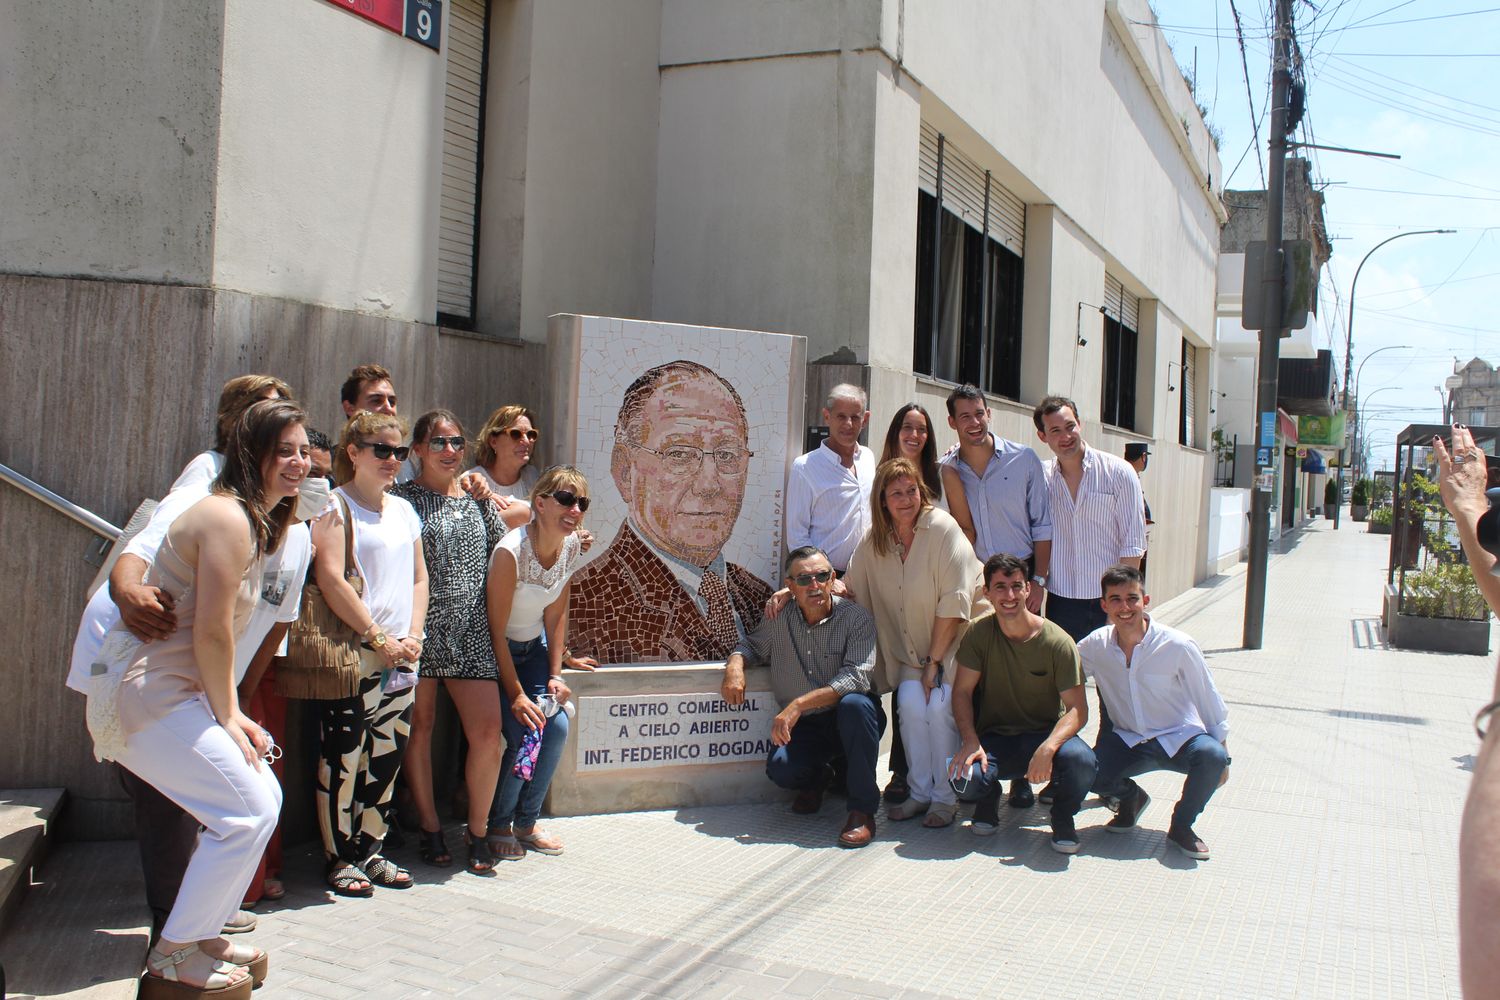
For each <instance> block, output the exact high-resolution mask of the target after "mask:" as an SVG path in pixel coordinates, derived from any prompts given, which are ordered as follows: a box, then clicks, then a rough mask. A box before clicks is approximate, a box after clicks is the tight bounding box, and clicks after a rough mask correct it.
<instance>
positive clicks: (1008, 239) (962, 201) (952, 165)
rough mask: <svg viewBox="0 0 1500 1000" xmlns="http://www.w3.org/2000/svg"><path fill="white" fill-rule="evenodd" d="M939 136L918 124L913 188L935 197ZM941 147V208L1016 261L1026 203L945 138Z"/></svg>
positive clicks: (1021, 253)
mask: <svg viewBox="0 0 1500 1000" xmlns="http://www.w3.org/2000/svg"><path fill="white" fill-rule="evenodd" d="M938 140H939V134H938V130H937V129H935V128H933V127H932V126H931V125H930V124H928V123H927V122H923V123H922V146H921V150H920V153H919V155H918V162H917V186H918V187H919V188H920V189H922V190H923V191H926V192H927V193H928V194H931V195H936V194H937V181H938V157H939V149H938V147H939V141H938ZM941 146H942V151H941V152H942V172H943V207H944V208H946V209H947V210H948V211H950V212H952V213H953V214H954V215H957V216H958V217H959V218H960V219H962V220H964V222H966V223H968V224H969V225H970V226H973V227H974V228H975V229H978V230H979V231H981V232H988V233H989V235H990V236H991V237H992V238H993V239H996V240H999V241H1000V242H1001V243H1003V244H1004V245H1005V248H1006V249H1007V250H1009V251H1010V252H1011V253H1013V254H1015V255H1016V256H1018V257H1021V256H1024V255H1025V251H1026V203H1025V202H1024V201H1022V200H1021V199H1020V198H1017V197H1016V196H1015V195H1014V194H1012V193H1011V192H1010V191H1008V190H1006V188H1005V186H1004V185H1002V184H1001V183H1000V182H999V181H997V180H995V179H994V177H993V176H991V177H989V178H986V176H985V172H984V170H983V169H982V168H981V167H980V166H979V164H977V163H975V162H974V161H973V160H971V159H970V158H969V157H967V156H965V155H964V154H963V153H962V152H960V151H959V150H958V149H957V148H955V147H954V145H953V143H951V142H949V141H948V140H947V139H946V137H944V138H943V140H942V142H941ZM986 180H988V183H989V206H990V210H989V224H988V225H986V224H985V212H984V206H985V183H986Z"/></svg>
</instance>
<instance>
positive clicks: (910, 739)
mask: <svg viewBox="0 0 1500 1000" xmlns="http://www.w3.org/2000/svg"><path fill="white" fill-rule="evenodd" d="M896 707H897V710H898V711H899V712H900V713H901V742H902V744H903V745H904V746H905V747H906V783H907V785H908V786H910V788H911V797H912V801H913V802H935V803H937V804H938V805H952V804H954V803H955V802H956V801H958V796H957V795H955V794H954V792H953V786H952V785H950V784H948V775H947V768H948V758H949V757H952V756H953V755H954V754H955V753H957V752H958V742H959V741H958V723H956V722H954V721H953V685H952V684H943V685H941V686H939V687H935V688H933V689H932V697H931V698H930V699H926V698H923V697H922V682H921V681H910V680H907V681H902V682H901V684H900V686H898V687H897V688H896Z"/></svg>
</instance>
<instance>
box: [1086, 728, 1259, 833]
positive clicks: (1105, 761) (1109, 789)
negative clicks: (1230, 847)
mask: <svg viewBox="0 0 1500 1000" xmlns="http://www.w3.org/2000/svg"><path fill="white" fill-rule="evenodd" d="M1094 753H1095V754H1096V755H1097V756H1098V758H1099V776H1098V777H1097V778H1095V779H1094V791H1096V792H1098V793H1099V794H1100V795H1114V796H1116V797H1118V798H1122V799H1123V798H1125V797H1126V796H1128V795H1132V794H1134V792H1135V789H1136V784H1135V782H1133V781H1131V780H1130V779H1131V778H1132V777H1133V776H1134V775H1137V774H1145V773H1146V772H1147V771H1176V772H1177V773H1179V774H1185V775H1187V781H1185V782H1183V784H1182V798H1180V799H1178V800H1177V808H1176V809H1174V810H1172V829H1174V830H1186V829H1187V828H1188V827H1190V826H1192V825H1193V821H1194V820H1196V819H1197V818H1198V814H1199V813H1201V812H1202V811H1203V807H1204V806H1206V805H1208V800H1209V799H1211V798H1213V794H1214V791H1215V790H1216V789H1217V788H1218V787H1219V777H1220V776H1221V775H1222V774H1223V773H1224V768H1225V766H1226V765H1227V763H1228V760H1229V756H1228V753H1227V752H1226V751H1225V749H1224V744H1222V743H1220V742H1219V741H1218V740H1216V739H1214V738H1213V737H1212V736H1210V735H1208V734H1207V733H1200V734H1198V735H1197V736H1194V737H1193V738H1192V739H1190V740H1188V741H1187V742H1186V743H1184V744H1183V745H1182V746H1180V747H1178V749H1177V752H1176V753H1175V754H1172V755H1171V756H1168V754H1167V752H1166V751H1165V750H1163V749H1162V745H1161V744H1160V743H1159V742H1157V741H1156V740H1154V739H1151V740H1146V741H1145V742H1144V743H1137V744H1136V745H1135V746H1133V747H1128V746H1126V745H1125V741H1124V740H1122V739H1120V734H1119V733H1116V732H1109V733H1107V734H1105V735H1103V736H1101V737H1099V741H1098V743H1097V744H1096V745H1095V746H1094Z"/></svg>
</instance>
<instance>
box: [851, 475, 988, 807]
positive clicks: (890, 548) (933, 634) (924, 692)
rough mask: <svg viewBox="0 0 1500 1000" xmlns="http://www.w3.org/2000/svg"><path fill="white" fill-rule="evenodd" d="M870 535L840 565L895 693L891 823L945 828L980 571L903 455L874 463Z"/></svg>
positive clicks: (952, 799) (886, 683)
mask: <svg viewBox="0 0 1500 1000" xmlns="http://www.w3.org/2000/svg"><path fill="white" fill-rule="evenodd" d="M870 515H871V520H870V531H869V533H868V534H866V535H865V537H864V540H863V541H861V542H860V543H859V547H858V548H856V549H855V550H854V555H853V557H851V558H850V560H849V572H848V574H846V575H845V577H844V584H845V586H846V587H848V589H849V592H850V594H852V595H853V597H854V599H855V600H856V601H858V602H859V603H860V604H863V605H864V606H865V607H867V608H869V609H870V612H871V613H872V614H873V615H874V616H875V637H876V642H877V643H878V647H879V651H880V667H881V672H882V673H881V677H880V682H881V685H882V687H883V688H884V689H885V690H887V691H889V690H892V689H894V690H895V692H896V703H897V711H899V712H900V713H901V742H902V744H903V745H904V747H905V749H906V767H907V770H906V781H907V784H908V785H909V786H910V788H911V797H910V798H909V799H907V801H905V802H903V803H901V804H900V805H897V806H893V807H892V808H890V809H888V810H887V811H886V816H887V817H889V818H890V819H893V820H902V819H911V818H912V817H913V816H918V815H921V814H922V813H924V812H925V813H927V818H926V819H925V820H924V821H923V825H924V826H931V827H939V826H947V825H948V824H950V823H952V822H953V818H954V816H956V815H957V813H958V801H957V796H956V795H955V794H954V792H953V788H952V786H951V785H949V784H948V780H947V767H948V758H949V757H951V756H952V755H953V753H954V752H955V751H957V750H958V743H959V740H958V725H957V723H955V722H954V721H953V705H952V693H953V671H954V667H953V654H954V652H955V651H956V650H957V649H958V641H959V639H961V638H962V637H963V633H964V631H965V630H966V629H967V628H968V625H969V617H970V614H971V612H972V610H973V599H974V595H975V594H976V593H977V592H978V589H979V585H980V575H981V572H982V569H983V567H981V566H980V564H979V560H978V559H977V558H976V557H975V555H974V547H973V546H972V545H970V544H969V540H968V539H967V538H965V537H964V533H963V531H962V529H960V528H959V526H958V522H956V521H954V520H953V518H952V517H951V516H949V515H948V514H947V513H946V512H944V511H942V510H939V509H937V508H936V507H934V506H933V497H932V493H931V491H930V490H929V489H928V487H927V485H926V482H925V481H924V480H923V478H922V474H921V471H920V470H919V469H918V468H917V466H916V465H915V464H914V463H913V462H912V461H911V460H910V459H907V458H893V459H889V460H887V461H885V462H881V463H880V465H879V466H878V467H877V468H876V470H875V482H874V483H873V484H872V486H871V489H870Z"/></svg>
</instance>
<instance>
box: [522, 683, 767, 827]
mask: <svg viewBox="0 0 1500 1000" xmlns="http://www.w3.org/2000/svg"><path fill="white" fill-rule="evenodd" d="M723 677H724V666H723V664H722V663H702V664H694V663H673V664H661V665H654V666H643V665H639V664H636V665H631V666H614V667H601V668H600V669H599V670H597V671H594V672H593V673H588V672H578V671H572V670H570V671H567V673H566V674H565V675H564V679H565V680H566V681H567V682H568V686H569V687H570V688H572V690H573V700H574V702H575V705H576V714H575V715H574V717H573V720H572V734H571V735H570V737H569V740H568V742H569V746H568V748H567V750H566V752H565V753H564V754H563V759H562V761H561V763H559V764H558V768H557V772H556V774H555V775H554V776H553V778H552V789H551V792H550V794H549V795H548V798H547V809H548V811H549V812H550V813H551V814H552V815H554V816H579V815H585V814H589V813H610V812H634V811H637V810H645V809H675V808H679V807H684V806H719V805H739V804H743V803H751V802H769V801H773V800H779V799H781V798H785V797H786V793H785V792H783V791H781V790H780V789H778V788H777V787H776V786H775V785H773V784H771V782H770V779H768V778H767V777H766V756H767V754H769V752H770V734H771V719H772V718H774V717H775V715H776V712H777V706H776V704H775V701H774V700H773V699H772V697H771V678H770V671H769V670H767V669H766V668H764V667H751V668H748V669H746V671H745V682H746V692H747V694H746V704H745V705H744V706H741V707H738V708H735V707H730V706H728V705H726V704H725V703H724V702H723V701H722V699H721V698H720V695H719V684H720V682H721V681H722V680H723Z"/></svg>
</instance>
